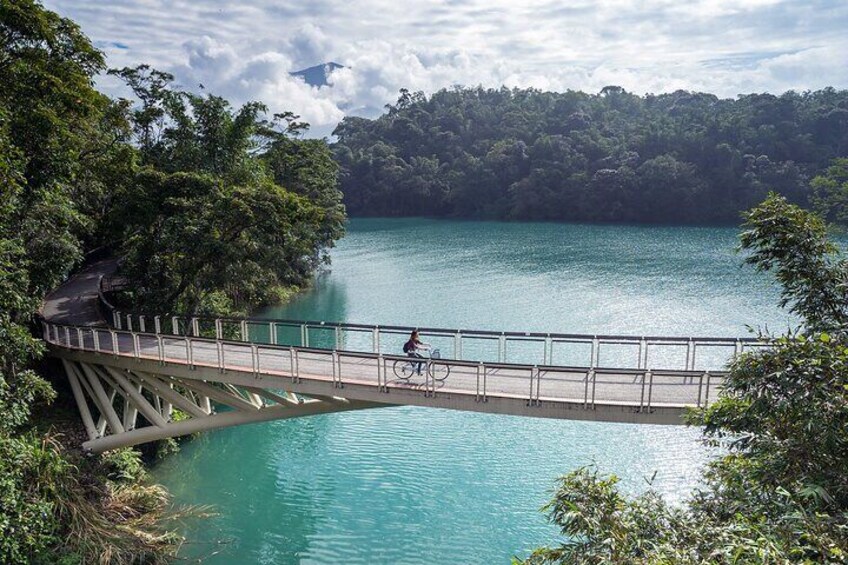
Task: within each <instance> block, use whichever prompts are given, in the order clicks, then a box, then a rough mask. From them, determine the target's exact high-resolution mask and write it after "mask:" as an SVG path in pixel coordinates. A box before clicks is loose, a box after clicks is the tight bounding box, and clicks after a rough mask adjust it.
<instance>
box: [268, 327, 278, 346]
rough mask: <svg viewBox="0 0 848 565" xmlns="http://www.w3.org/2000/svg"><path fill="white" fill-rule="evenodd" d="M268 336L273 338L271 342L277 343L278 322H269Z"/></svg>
mask: <svg viewBox="0 0 848 565" xmlns="http://www.w3.org/2000/svg"><path fill="white" fill-rule="evenodd" d="M268 337H269V338H270V339H271V344H273V345H277V323H276V322H268Z"/></svg>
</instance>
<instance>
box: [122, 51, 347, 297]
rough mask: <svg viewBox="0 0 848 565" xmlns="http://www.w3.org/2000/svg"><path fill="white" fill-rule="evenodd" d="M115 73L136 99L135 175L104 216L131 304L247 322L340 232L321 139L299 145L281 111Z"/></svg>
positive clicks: (333, 179) (321, 258)
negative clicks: (114, 236) (238, 316)
mask: <svg viewBox="0 0 848 565" xmlns="http://www.w3.org/2000/svg"><path fill="white" fill-rule="evenodd" d="M115 73H116V74H118V75H119V76H121V77H123V78H124V79H125V80H126V81H127V83H128V84H129V86H130V87H131V88H132V89H133V91H134V92H136V94H137V95H138V96H139V98H140V100H141V107H140V108H139V109H137V110H134V111H132V112H131V117H132V119H133V123H134V130H135V131H136V136H137V142H138V143H139V145H140V146H141V147H142V149H143V150H142V152H141V157H142V159H141V164H142V169H141V170H140V171H139V172H138V173H137V174H136V175H135V178H134V182H133V183H131V184H130V185H128V186H126V187H125V188H124V189H123V190H122V191H120V192H119V195H120V198H119V200H120V202H121V205H120V207H119V208H118V209H117V210H115V213H114V214H113V217H114V218H115V221H114V225H115V226H120V229H121V230H122V233H121V236H120V238H119V239H120V240H121V241H122V243H121V248H120V251H121V254H122V255H123V256H124V262H123V265H122V272H123V273H124V274H125V275H126V276H128V277H129V279H130V280H131V281H132V286H133V289H134V290H133V292H132V296H131V299H132V301H133V306H135V307H137V308H144V309H149V310H151V311H158V312H167V311H181V312H186V313H199V312H208V313H216V314H234V313H244V314H246V313H247V312H248V311H249V310H250V309H251V308H254V307H256V306H257V305H259V304H264V303H267V302H271V301H274V300H278V299H279V298H280V297H281V296H284V295H285V294H286V293H287V292H290V289H292V288H294V287H300V286H303V285H305V284H306V283H308V281H309V280H310V278H311V276H312V275H313V273H314V272H315V270H316V269H318V268H319V267H320V266H321V265H323V264H325V263H326V262H328V261H329V259H328V256H327V253H326V250H327V249H328V248H330V247H331V246H332V245H334V243H335V241H336V239H338V238H339V237H341V235H342V234H343V233H344V220H345V211H344V207H343V206H342V204H341V195H340V193H339V191H338V180H337V174H338V170H337V167H336V165H335V163H334V162H333V161H332V160H331V159H330V157H329V151H328V149H327V147H326V142H324V141H323V140H302V139H300V138H299V134H300V132H301V131H303V130H304V129H306V128H307V127H308V125H307V124H304V123H302V122H299V121H298V117H297V116H295V115H294V114H292V113H283V114H278V115H275V116H274V117H273V118H272V119H271V120H267V119H266V118H265V114H266V107H265V106H264V105H263V104H261V103H258V102H249V103H247V104H244V105H243V106H241V107H240V108H236V109H234V108H232V107H231V106H230V104H229V102H228V101H227V100H225V99H223V98H221V97H218V96H214V95H211V94H210V95H206V96H198V95H195V94H192V93H188V92H182V91H178V90H174V89H172V88H171V87H170V85H169V81H170V79H171V77H170V75H167V74H165V73H160V72H158V71H156V70H154V69H151V68H149V67H147V66H144V65H142V66H140V67H136V68H134V69H131V68H125V69H122V70H120V71H116V72H115ZM154 122H155V124H156V125H155V131H156V132H157V133H156V134H155V135H154V134H152V133H151V131H152V130H151V128H152V127H153V126H152V124H153V123H154Z"/></svg>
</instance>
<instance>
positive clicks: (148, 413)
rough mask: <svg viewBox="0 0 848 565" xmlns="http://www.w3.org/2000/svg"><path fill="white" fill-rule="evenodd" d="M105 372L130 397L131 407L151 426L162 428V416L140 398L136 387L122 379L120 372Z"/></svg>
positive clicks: (142, 397)
mask: <svg viewBox="0 0 848 565" xmlns="http://www.w3.org/2000/svg"><path fill="white" fill-rule="evenodd" d="M106 370H107V371H108V372H109V374H110V375H111V376H112V378H113V379H115V381H116V382H117V383H118V386H120V387H121V388H122V389H124V390H125V391H126V393H127V394H128V395H129V396H130V398H131V399H132V404H133V407H134V408H136V409H138V411H139V412H141V413H142V414H143V415H144V417H145V418H147V420H148V421H149V422H150V423H151V424H154V425H156V426H159V427H162V426H164V425H165V424H167V422H166V421H165V418H163V417H162V414H161V413H160V412H157V411H156V409H155V408H153V406H151V405H150V403H149V402H148V401H147V399H146V398H144V396H142V394H141V391H139V390H137V389H136V387H135V386H133V385H132V384H131V383H130V382H129V381H128V380H127V379H126V377H124V375H122V374H121V373H120V372H118V371H117V370H115V369H113V368H111V367H106Z"/></svg>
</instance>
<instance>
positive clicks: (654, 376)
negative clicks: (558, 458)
mask: <svg viewBox="0 0 848 565" xmlns="http://www.w3.org/2000/svg"><path fill="white" fill-rule="evenodd" d="M114 268H115V263H114V262H113V261H103V262H100V263H98V264H95V265H92V266H91V267H89V268H87V269H84V270H82V271H81V272H80V273H78V274H77V275H75V276H74V277H71V279H69V280H68V281H67V282H66V283H65V284H64V285H62V286H61V287H60V288H58V289H57V290H56V291H54V292H53V293H52V294H51V295H50V296H49V297H48V299H47V301H46V302H45V304H44V307H43V309H42V312H43V314H44V317H45V321H44V338H45V340H46V341H47V342H48V343H49V344H50V351H51V353H52V354H53V355H54V356H56V357H59V358H61V359H63V362H64V364H65V369H66V371H67V373H68V378H69V380H70V383H71V387H72V389H73V392H74V396H75V398H76V401H77V404H78V407H79V409H80V414H81V417H82V418H83V421H84V424H85V426H86V430H87V431H88V434H89V438H90V441H88V442H86V444H84V446H85V447H86V448H87V449H91V450H94V451H103V450H107V449H113V448H116V447H121V446H128V445H135V444H138V443H144V442H147V441H152V440H155V439H162V438H165V437H175V436H178V435H183V434H186V433H194V432H198V431H204V430H209V429H216V428H220V427H226V426H232V425H240V424H245V423H251V422H259V421H267V420H273V419H280V418H289V417H300V416H307V415H312V414H321V413H327V412H334V411H340V410H353V409H363V408H374V407H380V406H389V405H417V406H429V407H440V408H451V409H457V410H469V411H478V412H490V413H500V414H515V415H523V416H534V417H544V418H565V419H579V420H604V421H613V422H635V423H654V424H679V423H682V418H681V416H682V415H683V414H684V412H685V411H686V409H687V408H688V407H695V406H703V405H706V404H708V403H709V402H710V401H712V400H714V399H715V398H716V397H717V396H718V393H719V391H720V389H721V385H722V380H723V375H724V373H723V372H722V371H721V370H720V369H719V370H715V369H716V368H717V367H718V368H721V367H724V365H725V363H726V361H727V359H728V357H729V356H731V355H733V354H736V353H739V352H741V351H744V350H745V348H747V347H759V346H762V345H763V344H761V343H757V342H756V341H755V340H751V339H747V340H746V339H732V338H731V339H727V338H680V337H629V336H583V335H570V334H547V333H517V332H492V331H480V330H477V331H475V330H447V329H437V328H430V329H422V334H423V335H425V336H428V338H429V339H432V341H433V342H434V343H436V344H439V345H440V346H441V347H442V348H445V349H447V350H448V351H449V352H450V353H448V355H450V356H451V357H454V358H453V359H438V360H433V361H432V365H431V367H432V369H433V373H432V374H430V373H429V372H428V371H426V370H425V371H424V372H423V374H421V375H417V374H416V375H411V376H410V378H399V375H398V373H397V371H395V370H394V367H395V365H396V364H400V365H403V364H406V363H408V362H409V358H407V357H405V356H397V355H390V354H386V353H385V352H386V351H398V350H400V344H401V343H402V340H403V339H405V337H404V336H405V335H408V334H409V331H410V329H411V328H404V327H385V326H384V327H378V326H367V325H362V324H345V323H327V324H325V323H324V322H304V321H293V320H240V319H204V318H185V317H169V318H160V317H158V316H153V317H145V316H140V315H137V314H126V313H123V314H122V313H118V312H115V311H114V309H111V305H109V304H108V303H106V302H105V300H103V295H102V293H100V292H99V291H100V281H101V278H102V276H103V275H108V274H109V273H111V272H112V271H113V270H114ZM110 311H111V316H109V317H110V318H111V320H110V321H111V323H112V326H108V325H107V324H106V323H105V321H104V320H103V318H102V316H101V312H110ZM169 332H170V333H169ZM225 337H226V338H227V339H225ZM233 337H235V338H236V339H231V338H233ZM283 343H284V344H285V345H282V344H283ZM310 343H313V346H311V347H310ZM315 345H317V346H318V347H316V346H315ZM487 351H488V353H486V352H487ZM463 352H464V353H465V358H463ZM469 358H470V359H469ZM508 359H509V361H510V362H507V360H508ZM564 359H572V360H573V361H569V362H572V363H575V365H576V366H567V363H566V362H564V361H563V360H564ZM619 360H623V364H621V365H617V368H616V366H614V367H609V368H608V367H602V366H601V365H603V363H608V364H609V363H610V361H612V362H613V363H617V362H619ZM649 363H651V364H654V365H657V364H659V365H663V366H665V367H672V366H674V367H675V369H653V370H651V369H649V368H648V367H649ZM448 369H449V375H448V376H447V377H446V378H444V379H443V380H440V379H436V378H433V375H444V374H445V373H446V372H447V371H448ZM709 369H713V370H709ZM216 406H219V407H220V406H223V407H228V408H225V409H224V410H223V411H218V410H217V409H216ZM175 407H177V408H180V409H181V410H182V411H183V413H184V414H186V415H188V417H189V419H188V420H186V419H181V420H180V421H176V420H174V419H173V418H172V415H173V409H174V408H175ZM140 415H141V416H143V417H144V420H142V423H144V421H145V420H146V424H147V425H142V427H139V428H137V427H136V423H137V421H139V420H138V418H139V416H140Z"/></svg>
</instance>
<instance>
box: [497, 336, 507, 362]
mask: <svg viewBox="0 0 848 565" xmlns="http://www.w3.org/2000/svg"><path fill="white" fill-rule="evenodd" d="M498 362H499V363H505V362H506V336H505V335H504V333H503V332H501V335H500V337H498Z"/></svg>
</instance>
